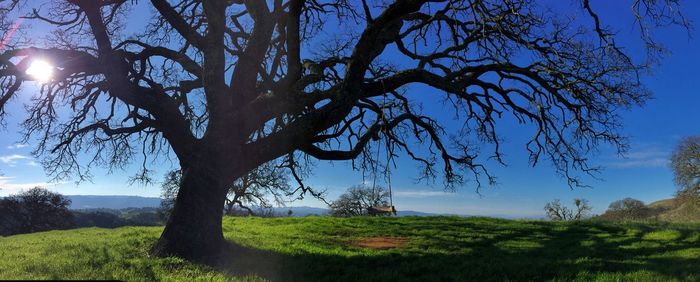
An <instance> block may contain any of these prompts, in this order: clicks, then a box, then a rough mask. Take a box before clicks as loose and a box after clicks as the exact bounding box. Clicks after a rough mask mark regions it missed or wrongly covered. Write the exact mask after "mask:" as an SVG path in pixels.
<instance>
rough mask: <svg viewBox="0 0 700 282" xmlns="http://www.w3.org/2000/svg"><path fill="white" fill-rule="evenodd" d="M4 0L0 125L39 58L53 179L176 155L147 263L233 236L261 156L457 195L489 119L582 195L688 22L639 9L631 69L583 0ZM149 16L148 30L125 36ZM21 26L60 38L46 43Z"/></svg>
mask: <svg viewBox="0 0 700 282" xmlns="http://www.w3.org/2000/svg"><path fill="white" fill-rule="evenodd" d="M1 3H2V4H0V5H2V7H1V9H0V17H1V18H0V19H1V20H2V22H1V23H0V27H1V28H2V32H3V40H2V46H1V47H0V48H2V51H1V52H0V88H1V89H2V92H0V114H4V113H5V112H6V110H7V109H8V107H11V106H10V105H12V103H11V102H12V101H11V100H13V98H14V97H16V96H18V95H20V94H21V93H22V92H21V91H19V90H20V89H21V88H22V86H23V85H25V84H27V82H29V81H32V80H35V77H33V76H30V75H28V74H27V73H26V70H27V68H28V67H29V66H30V65H31V64H32V62H34V61H36V60H39V59H41V60H45V61H48V62H50V63H51V64H52V65H53V66H55V69H54V75H53V77H52V78H51V79H50V80H49V81H46V82H43V83H42V84H41V88H40V89H39V90H38V91H36V93H34V94H33V95H32V96H31V97H32V98H31V101H30V102H28V103H27V104H26V109H27V112H28V116H27V117H26V119H25V120H24V122H23V123H22V125H23V128H24V131H23V132H24V134H25V137H26V139H27V140H32V141H33V142H36V143H35V144H37V147H36V151H35V153H36V154H37V155H38V156H42V157H43V165H44V167H45V168H46V169H47V171H48V172H49V173H50V174H51V175H53V176H55V177H56V178H65V177H69V176H71V177H78V178H79V179H83V178H86V177H89V168H90V167H92V166H95V165H103V166H107V167H109V168H122V167H125V166H126V165H127V164H129V162H130V161H132V160H134V159H139V160H140V159H144V160H143V164H144V165H146V164H148V163H150V162H148V161H146V159H150V158H153V157H157V156H163V155H165V156H166V157H167V156H168V155H174V156H175V157H176V158H177V160H178V162H179V165H180V168H181V170H182V173H183V176H182V181H181V187H180V189H179V193H178V195H177V199H176V202H175V207H174V210H173V212H172V215H171V217H170V219H169V221H168V223H167V225H166V227H165V230H164V231H163V233H162V235H161V237H160V240H159V241H158V243H157V245H156V246H155V247H154V250H153V252H154V253H155V254H158V255H178V256H181V257H184V258H188V259H193V260H199V261H211V260H214V259H216V254H217V253H218V251H219V250H220V249H221V246H222V244H223V242H224V239H223V235H222V230H221V217H222V212H223V211H222V207H223V205H224V201H225V199H226V193H227V191H228V187H229V186H230V184H231V183H233V182H234V181H235V180H236V179H238V178H239V177H241V176H243V175H246V173H248V172H250V171H251V170H253V169H255V168H256V167H258V166H260V165H261V164H264V163H267V162H270V161H279V162H282V163H284V165H285V167H287V168H288V169H290V170H292V171H291V174H292V175H293V176H294V177H295V178H296V179H297V180H301V175H300V173H299V171H297V169H298V168H299V165H300V164H302V163H303V162H304V160H305V159H318V160H353V165H356V166H357V167H360V168H372V167H376V166H377V164H378V163H377V162H378V160H377V155H379V154H374V153H373V152H375V151H376V150H371V147H372V146H378V145H379V144H383V145H382V146H386V147H385V148H387V149H388V151H389V152H390V153H389V154H387V156H388V157H389V158H393V157H394V156H395V155H398V154H402V155H404V156H407V157H408V158H410V159H413V160H415V161H416V162H417V164H418V165H419V166H420V167H421V168H422V171H423V176H425V177H429V178H432V177H435V176H437V175H443V176H444V179H445V183H446V184H447V185H448V186H450V185H454V184H459V183H461V182H462V181H463V179H464V177H467V176H468V177H469V178H471V179H473V180H476V181H477V183H478V181H480V180H484V179H485V180H487V181H489V182H491V181H493V177H492V176H491V175H490V174H489V173H488V171H487V170H486V168H485V166H484V164H485V161H486V160H488V159H494V160H496V161H498V162H501V161H502V160H501V154H500V151H499V144H500V143H499V142H501V140H502V134H501V133H500V131H498V130H497V129H498V127H497V123H499V122H502V121H504V120H505V121H510V120H514V121H517V122H519V123H520V124H523V126H525V127H526V128H528V129H529V130H531V133H532V135H531V138H530V141H529V142H527V144H526V147H525V149H526V150H528V151H529V153H530V156H531V158H530V160H531V162H532V164H533V165H534V164H536V163H537V162H538V161H539V160H541V159H546V160H549V161H551V163H552V164H553V167H554V168H555V170H556V171H557V172H558V173H560V174H562V175H563V176H564V177H566V178H567V179H568V180H569V181H570V184H572V185H577V184H578V183H579V182H578V178H576V176H575V174H573V173H572V172H573V171H583V172H589V171H591V170H593V169H595V167H591V166H589V165H588V164H587V154H588V153H589V152H590V151H591V150H593V149H595V148H596V147H598V145H599V144H601V143H610V144H612V145H614V146H616V147H617V148H620V149H623V148H624V144H625V143H624V138H623V137H622V136H621V135H620V134H619V126H620V124H619V120H618V117H617V111H618V110H619V109H620V108H626V107H629V106H634V105H638V104H641V103H642V102H643V101H644V100H645V98H646V97H647V96H648V94H649V93H648V91H647V90H646V89H645V88H644V87H643V85H642V84H641V83H640V80H639V75H640V72H642V71H644V70H645V69H646V68H647V66H648V65H649V63H653V62H654V61H656V59H657V58H658V56H657V54H658V53H659V52H660V49H659V48H658V47H659V46H658V44H656V43H655V42H654V41H653V40H652V38H651V36H650V34H651V31H652V29H653V28H654V27H657V26H661V25H668V24H676V23H680V24H685V22H684V20H683V18H682V16H681V15H680V14H678V13H677V11H679V8H680V7H678V3H677V1H675V0H665V1H653V0H636V1H630V4H629V5H630V7H631V9H632V11H633V12H634V13H631V14H633V15H634V16H635V17H636V21H635V24H636V26H637V27H638V29H639V31H640V34H641V36H640V38H641V41H640V43H643V45H644V47H646V48H647V50H648V54H647V55H648V56H646V59H645V58H642V59H641V60H635V59H633V58H631V57H630V56H628V55H627V54H625V53H624V50H623V49H622V48H621V47H620V46H618V44H617V43H616V40H615V39H616V36H615V33H614V32H613V30H612V29H611V28H609V27H608V26H607V25H606V24H605V21H604V19H603V18H601V17H599V16H598V14H597V13H596V9H594V7H592V5H591V3H589V1H588V0H581V1H571V2H570V4H571V5H574V7H576V9H577V13H576V15H577V16H579V17H578V18H569V17H565V16H563V15H558V14H556V13H555V12H552V11H550V10H549V9H546V7H543V5H542V3H537V2H535V1H530V0H502V1H498V0H396V1H393V2H392V1H367V0H364V1H360V0H358V1H354V0H353V1H350V0H336V1H323V0H288V1H287V0H269V1H262V0H227V1H224V0H207V1H198V0H175V1H167V0H150V1H145V0H141V1H128V0H66V1H34V0H33V1H22V0H5V1H3V2H1ZM596 4H598V5H603V2H600V3H596ZM144 7H150V8H151V11H152V19H150V22H149V24H147V25H143V26H141V27H140V29H139V30H137V31H136V32H135V33H134V34H125V33H126V32H127V31H125V30H124V27H125V26H128V24H127V23H129V22H130V21H138V20H139V19H137V18H135V17H136V16H135V15H142V14H143V13H137V11H136V9H143V8H144ZM18 17H21V19H23V20H18ZM30 24H36V27H37V28H38V29H39V28H40V29H42V30H44V29H46V28H49V29H52V30H53V31H52V33H51V35H50V37H48V38H46V39H45V40H37V39H36V34H34V31H35V30H33V29H31V28H29V25H30ZM414 86H415V87H414ZM25 93H26V92H25ZM27 95H29V94H27ZM421 101H434V103H443V105H444V110H443V112H445V113H450V114H452V115H454V117H455V118H456V120H458V121H459V124H455V123H449V124H446V123H444V122H443V123H441V122H440V121H439V120H440V116H435V115H431V114H430V112H429V111H427V110H424V108H423V107H422V105H421ZM83 153H85V154H84V155H82V154H83ZM382 155H383V154H382ZM141 156H142V157H141ZM86 157H87V158H86ZM385 161H386V160H385ZM144 172H146V170H144ZM140 176H141V177H142V178H145V177H146V174H145V173H144V174H141V175H140ZM450 187H451V186H450ZM308 189H309V187H307V186H305V185H303V183H301V181H300V185H299V189H298V190H299V191H300V192H306V191H308Z"/></svg>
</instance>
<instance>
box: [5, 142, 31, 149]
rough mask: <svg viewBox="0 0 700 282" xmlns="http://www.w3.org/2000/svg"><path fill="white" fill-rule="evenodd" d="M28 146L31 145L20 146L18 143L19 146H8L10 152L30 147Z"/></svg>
mask: <svg viewBox="0 0 700 282" xmlns="http://www.w3.org/2000/svg"><path fill="white" fill-rule="evenodd" d="M28 146H29V145H27V144H19V143H18V144H14V145H10V146H7V149H10V150H14V149H22V148H24V147H28Z"/></svg>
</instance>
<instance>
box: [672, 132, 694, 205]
mask: <svg viewBox="0 0 700 282" xmlns="http://www.w3.org/2000/svg"><path fill="white" fill-rule="evenodd" d="M671 169H672V170H673V175H674V180H675V182H676V184H677V185H678V186H679V188H680V190H681V191H682V192H689V193H693V194H697V193H700V136H691V137H686V138H684V139H683V140H681V142H680V143H679V144H678V145H677V147H676V149H675V151H674V152H673V155H672V156H671Z"/></svg>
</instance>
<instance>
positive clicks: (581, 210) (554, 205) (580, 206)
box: [544, 198, 593, 221]
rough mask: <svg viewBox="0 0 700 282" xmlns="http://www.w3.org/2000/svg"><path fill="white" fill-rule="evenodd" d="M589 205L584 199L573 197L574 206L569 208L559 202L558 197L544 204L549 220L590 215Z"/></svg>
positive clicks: (570, 218) (591, 208) (574, 218)
mask: <svg viewBox="0 0 700 282" xmlns="http://www.w3.org/2000/svg"><path fill="white" fill-rule="evenodd" d="M591 210H593V207H591V206H590V205H589V204H588V200H586V199H578V198H576V199H574V208H573V209H570V208H568V207H566V206H564V205H562V204H561V201H559V199H556V200H554V201H551V202H549V203H547V204H546V205H545V206H544V211H545V213H546V215H547V218H549V219H551V220H561V221H568V220H581V219H584V218H587V217H588V216H590V213H591Z"/></svg>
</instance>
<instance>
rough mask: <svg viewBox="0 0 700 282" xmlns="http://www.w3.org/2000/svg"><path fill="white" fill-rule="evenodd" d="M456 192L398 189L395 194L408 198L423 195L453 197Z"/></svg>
mask: <svg viewBox="0 0 700 282" xmlns="http://www.w3.org/2000/svg"><path fill="white" fill-rule="evenodd" d="M456 195H457V194H456V193H452V192H445V191H397V192H394V196H397V197H406V198H422V197H453V196H456Z"/></svg>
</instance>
